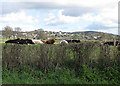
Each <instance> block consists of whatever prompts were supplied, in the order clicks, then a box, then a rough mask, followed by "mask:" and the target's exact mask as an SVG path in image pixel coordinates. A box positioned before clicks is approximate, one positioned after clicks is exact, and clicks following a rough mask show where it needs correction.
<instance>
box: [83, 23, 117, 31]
mask: <svg viewBox="0 0 120 86" xmlns="http://www.w3.org/2000/svg"><path fill="white" fill-rule="evenodd" d="M111 28H117V27H107V26H104V25H103V24H100V23H92V24H91V25H88V26H87V27H86V28H85V29H90V30H104V29H106V30H109V29H111Z"/></svg>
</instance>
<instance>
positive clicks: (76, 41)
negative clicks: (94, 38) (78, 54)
mask: <svg viewBox="0 0 120 86" xmlns="http://www.w3.org/2000/svg"><path fill="white" fill-rule="evenodd" d="M66 41H67V42H68V43H80V40H66Z"/></svg>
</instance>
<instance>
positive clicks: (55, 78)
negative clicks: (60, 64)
mask: <svg viewBox="0 0 120 86" xmlns="http://www.w3.org/2000/svg"><path fill="white" fill-rule="evenodd" d="M119 75H120V68H119V66H118V65H114V66H112V67H106V68H104V69H103V70H101V71H100V70H99V69H97V68H92V67H88V66H85V65H83V66H82V68H81V72H80V73H79V74H76V72H75V71H74V70H70V69H69V68H59V69H55V68H53V69H52V68H51V69H49V70H47V71H44V72H42V71H41V70H34V69H32V68H29V67H22V68H9V69H8V68H3V75H2V77H3V84H117V85H119V84H120V80H119V78H120V76H119Z"/></svg>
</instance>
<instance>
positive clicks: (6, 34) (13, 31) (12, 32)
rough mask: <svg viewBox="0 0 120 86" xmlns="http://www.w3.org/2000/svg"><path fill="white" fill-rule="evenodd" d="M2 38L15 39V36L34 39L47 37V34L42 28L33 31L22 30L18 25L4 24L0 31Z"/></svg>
mask: <svg viewBox="0 0 120 86" xmlns="http://www.w3.org/2000/svg"><path fill="white" fill-rule="evenodd" d="M2 36H3V38H6V39H15V38H36V39H47V34H45V32H44V30H43V29H40V31H37V32H36V31H33V32H23V31H22V29H21V28H20V27H15V28H12V27H10V26H6V27H4V28H3V31H2Z"/></svg>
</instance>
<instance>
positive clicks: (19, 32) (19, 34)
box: [15, 27, 23, 38]
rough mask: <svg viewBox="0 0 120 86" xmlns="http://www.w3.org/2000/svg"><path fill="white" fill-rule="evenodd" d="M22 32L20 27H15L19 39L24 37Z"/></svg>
mask: <svg viewBox="0 0 120 86" xmlns="http://www.w3.org/2000/svg"><path fill="white" fill-rule="evenodd" d="M21 30H22V29H21V28H20V27H15V36H16V37H17V38H19V37H22V36H23V34H22V33H21Z"/></svg>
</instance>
